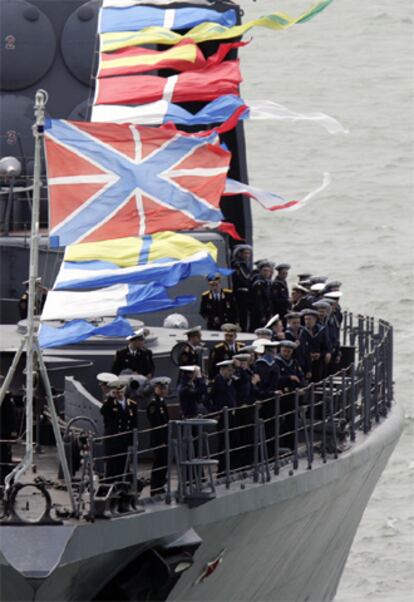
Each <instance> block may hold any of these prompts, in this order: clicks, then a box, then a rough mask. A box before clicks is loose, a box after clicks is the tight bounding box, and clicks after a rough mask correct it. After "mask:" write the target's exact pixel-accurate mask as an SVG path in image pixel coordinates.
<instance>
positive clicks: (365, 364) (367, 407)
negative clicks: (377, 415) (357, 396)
mask: <svg viewBox="0 0 414 602" xmlns="http://www.w3.org/2000/svg"><path fill="white" fill-rule="evenodd" d="M362 370H363V389H362V393H363V396H362V399H363V404H364V407H363V410H364V428H363V430H364V433H368V431H369V430H370V429H371V391H370V380H371V379H370V373H369V370H370V362H369V357H368V356H367V357H364V359H363V360H362Z"/></svg>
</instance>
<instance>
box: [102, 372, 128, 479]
mask: <svg viewBox="0 0 414 602" xmlns="http://www.w3.org/2000/svg"><path fill="white" fill-rule="evenodd" d="M98 377H100V378H98V380H100V382H104V381H106V382H105V385H106V390H107V393H106V395H105V399H104V402H103V404H102V406H101V408H100V412H101V414H102V416H103V421H104V435H105V437H108V438H107V439H104V446H105V456H112V457H108V458H107V459H106V460H105V464H106V477H107V480H108V481H122V480H123V473H124V470H125V463H126V460H127V453H128V447H129V446H130V445H132V430H133V429H135V428H137V404H136V403H135V401H133V400H132V399H127V397H126V395H125V391H126V385H125V382H124V381H123V380H120V379H118V378H115V379H114V378H112V376H111V375H110V373H101V374H100V375H98ZM102 379H104V380H102ZM121 433H124V434H121Z"/></svg>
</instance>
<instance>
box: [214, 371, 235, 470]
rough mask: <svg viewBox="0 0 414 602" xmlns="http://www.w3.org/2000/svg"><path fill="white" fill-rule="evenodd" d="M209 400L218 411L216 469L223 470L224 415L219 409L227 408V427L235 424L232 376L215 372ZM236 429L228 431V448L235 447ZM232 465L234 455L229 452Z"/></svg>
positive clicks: (232, 464) (224, 463) (224, 459)
mask: <svg viewBox="0 0 414 602" xmlns="http://www.w3.org/2000/svg"><path fill="white" fill-rule="evenodd" d="M211 400H212V403H213V406H214V409H215V410H216V411H218V412H220V414H219V417H218V422H217V432H218V433H219V435H218V450H217V451H218V461H219V463H218V469H217V471H218V472H219V473H220V472H224V471H225V469H226V457H225V452H224V450H225V436H224V417H223V412H222V411H221V410H222V409H223V408H224V407H225V406H227V407H228V408H229V428H230V429H232V428H234V427H235V426H237V417H236V406H237V394H236V387H235V385H234V380H233V379H232V378H230V379H228V380H226V379H225V378H224V377H223V376H222V375H221V374H217V376H216V378H215V379H214V383H213V387H212V390H211ZM237 435H238V433H237V431H230V449H232V448H235V447H237V441H236V439H237ZM233 467H234V455H233V454H230V468H233Z"/></svg>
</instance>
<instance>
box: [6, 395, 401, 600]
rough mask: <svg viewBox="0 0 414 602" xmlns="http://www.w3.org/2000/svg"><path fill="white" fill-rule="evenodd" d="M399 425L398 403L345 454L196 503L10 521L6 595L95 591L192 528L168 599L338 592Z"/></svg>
mask: <svg viewBox="0 0 414 602" xmlns="http://www.w3.org/2000/svg"><path fill="white" fill-rule="evenodd" d="M401 430H402V411H401V409H400V407H399V406H398V405H394V406H393V409H392V410H391V411H390V413H389V414H388V417H387V419H386V420H384V421H383V422H382V423H380V424H379V425H377V426H376V427H374V429H373V430H372V431H371V432H370V433H369V434H368V435H363V434H362V433H358V436H357V441H356V443H355V444H354V445H353V446H352V448H351V449H350V450H348V451H346V452H344V453H343V454H342V455H341V456H340V457H339V458H338V459H337V460H330V459H328V461H327V462H326V463H325V464H324V463H323V462H322V461H320V460H317V461H315V462H314V464H313V468H312V469H311V470H307V469H306V465H305V463H303V464H302V463H300V465H299V469H298V470H297V471H295V472H294V473H293V472H291V471H290V467H287V466H286V467H284V468H283V469H282V470H281V472H280V474H279V476H277V477H275V476H274V477H272V479H271V481H270V482H269V483H266V484H260V483H253V482H252V479H251V478H248V479H245V481H243V482H240V483H238V482H235V483H233V484H232V485H231V487H230V489H225V487H224V486H218V488H217V497H216V498H215V499H214V500H212V501H210V502H209V503H207V504H204V505H202V506H199V507H197V508H192V509H190V508H188V507H187V506H185V505H175V504H174V503H173V504H171V505H170V506H168V505H166V504H165V503H162V502H159V503H158V502H156V503H153V504H150V505H148V506H147V508H146V511H145V512H144V513H142V514H139V515H131V516H124V517H120V518H115V519H111V520H108V521H102V520H98V521H96V522H95V523H93V524H90V523H89V524H88V523H83V524H81V525H79V524H78V525H75V524H73V525H71V524H69V523H68V525H65V526H61V527H45V526H33V527H27V526H26V527H24V528H21V527H13V526H3V527H2V533H1V535H2V537H1V551H2V556H1V563H2V579H1V587H2V592H1V593H2V596H1V598H2V600H44V601H46V600H90V599H92V598H93V597H94V596H95V595H96V594H97V592H99V591H100V590H101V589H102V587H103V586H104V585H105V583H106V582H108V581H110V580H111V579H112V578H113V577H114V576H115V574H116V573H117V572H119V571H120V570H121V569H122V568H123V567H124V566H125V565H126V564H128V562H129V561H130V560H131V559H132V558H133V557H135V556H137V555H138V554H139V553H140V551H141V550H144V549H147V548H149V547H152V546H153V545H154V544H156V543H158V544H160V543H163V542H164V543H168V541H172V540H174V539H176V538H177V537H180V536H181V535H183V534H185V533H193V534H194V536H196V535H198V536H199V538H200V539H201V544H200V546H199V548H198V549H197V551H196V553H195V555H194V564H193V566H192V567H191V568H190V569H189V570H187V571H186V572H183V573H182V574H181V577H180V579H179V581H178V582H177V584H176V585H175V587H174V588H173V589H172V590H171V591H170V594H169V596H168V600H269V601H280V602H282V601H285V600H298V601H305V600H306V601H310V600H314V601H321V600H332V599H333V598H334V596H335V592H336V589H337V586H338V583H339V580H340V577H341V574H342V571H343V568H344V566H345V563H346V559H347V556H348V553H349V550H350V547H351V544H352V541H353V538H354V535H355V532H356V530H357V527H358V524H359V522H360V520H361V517H362V514H363V512H364V509H365V507H366V505H367V503H368V500H369V498H370V496H371V494H372V491H373V489H374V487H375V485H376V483H377V481H378V479H379V477H380V475H381V473H382V471H383V470H384V467H385V465H386V463H387V461H388V459H389V457H390V455H391V453H392V451H393V449H394V447H395V445H396V443H397V441H398V438H399V435H400V433H401ZM289 472H291V473H290V474H289ZM242 484H243V485H242ZM241 485H242V486H241ZM192 530H194V531H195V533H194V531H192ZM221 552H223V554H222V562H221V563H220V564H219V566H218V567H217V569H216V570H215V571H214V572H213V573H212V574H211V575H210V576H209V577H207V578H205V579H204V580H202V581H201V580H200V579H199V578H200V575H202V573H203V571H204V570H205V568H206V565H207V563H209V562H211V561H213V560H215V559H217V557H218V556H219V555H220V553H221Z"/></svg>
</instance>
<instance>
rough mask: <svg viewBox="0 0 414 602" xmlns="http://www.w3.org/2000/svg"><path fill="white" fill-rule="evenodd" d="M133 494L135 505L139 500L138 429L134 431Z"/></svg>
mask: <svg viewBox="0 0 414 602" xmlns="http://www.w3.org/2000/svg"><path fill="white" fill-rule="evenodd" d="M132 492H133V494H134V503H136V502H137V499H138V429H136V428H135V429H133V431H132Z"/></svg>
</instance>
